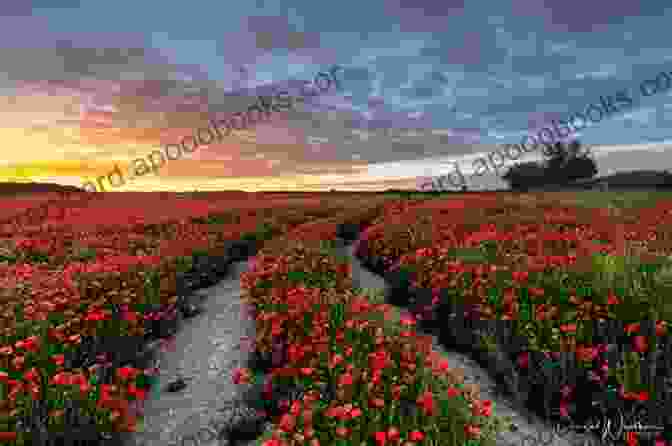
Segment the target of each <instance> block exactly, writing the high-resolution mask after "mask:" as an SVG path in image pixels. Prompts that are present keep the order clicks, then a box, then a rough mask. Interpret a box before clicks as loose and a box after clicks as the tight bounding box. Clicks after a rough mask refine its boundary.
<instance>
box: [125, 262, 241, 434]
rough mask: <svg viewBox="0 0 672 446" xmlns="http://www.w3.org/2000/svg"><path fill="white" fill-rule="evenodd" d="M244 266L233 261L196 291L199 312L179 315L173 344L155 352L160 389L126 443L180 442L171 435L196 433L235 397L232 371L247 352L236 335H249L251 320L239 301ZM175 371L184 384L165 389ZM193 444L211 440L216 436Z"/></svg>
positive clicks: (235, 387) (149, 401) (151, 399)
mask: <svg viewBox="0 0 672 446" xmlns="http://www.w3.org/2000/svg"><path fill="white" fill-rule="evenodd" d="M246 270H247V262H237V263H234V264H232V265H231V267H230V271H229V273H228V274H227V276H226V277H225V278H224V279H223V280H222V281H221V282H219V283H218V284H216V285H214V286H212V287H209V288H204V289H202V290H199V291H198V294H199V295H204V299H203V300H202V303H201V305H202V308H203V310H204V311H203V312H202V313H200V314H198V315H196V316H195V317H193V318H190V319H185V320H184V321H183V322H182V326H181V328H180V330H179V331H178V332H177V334H176V335H175V338H174V344H173V345H174V348H172V347H171V348H169V349H168V351H166V352H164V353H162V354H160V355H159V361H160V362H159V366H160V370H161V372H160V375H159V376H160V377H159V382H158V384H157V385H158V386H159V388H160V389H161V392H160V393H157V392H153V393H152V396H151V397H149V398H148V400H147V403H146V405H145V408H144V414H145V415H144V420H143V427H144V429H143V432H138V433H136V434H134V441H135V443H133V442H131V443H130V444H135V445H142V446H144V445H147V446H154V445H157V446H158V445H162V446H165V445H168V444H169V442H171V440H173V441H172V444H177V446H181V445H180V443H179V442H177V441H176V440H175V439H176V438H182V437H186V436H189V435H195V434H197V432H198V430H199V429H200V428H201V427H204V426H206V425H207V423H208V421H209V420H206V419H204V415H205V414H213V413H216V411H217V409H220V408H222V407H224V406H225V405H226V402H228V401H232V400H235V399H237V398H238V396H239V392H238V390H239V389H238V387H239V386H237V385H236V384H234V383H233V382H232V372H233V370H234V369H235V368H237V367H240V366H242V364H243V361H244V360H245V358H246V357H247V351H248V349H249V347H248V346H247V345H245V342H244V341H242V342H241V340H243V339H245V337H246V336H247V337H250V336H252V337H253V336H254V322H253V321H252V320H251V319H249V318H247V317H245V316H244V313H243V312H242V310H243V306H242V303H241V300H240V298H241V289H240V273H242V272H244V271H246ZM241 344H242V345H241ZM177 376H183V377H184V378H185V379H186V384H187V386H186V387H185V388H184V389H183V390H181V391H179V392H175V393H170V392H167V391H165V390H164V388H165V386H166V385H167V384H169V383H170V382H171V381H173V380H174V379H175V378H176V377H177ZM199 414H200V415H199ZM202 435H205V434H202ZM206 439H207V438H206ZM184 444H185V445H189V446H191V445H193V444H195V443H193V442H184ZM199 444H200V445H202V446H207V445H210V444H213V445H214V444H217V440H210V441H201V442H200V443H199Z"/></svg>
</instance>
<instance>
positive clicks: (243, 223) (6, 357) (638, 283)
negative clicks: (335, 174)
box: [0, 192, 672, 446]
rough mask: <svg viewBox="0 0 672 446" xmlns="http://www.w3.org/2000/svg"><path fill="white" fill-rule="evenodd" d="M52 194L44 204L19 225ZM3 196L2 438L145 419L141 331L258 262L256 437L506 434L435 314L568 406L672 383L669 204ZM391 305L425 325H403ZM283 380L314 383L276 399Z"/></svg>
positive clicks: (369, 439) (316, 445) (636, 395)
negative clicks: (457, 365) (383, 284)
mask: <svg viewBox="0 0 672 446" xmlns="http://www.w3.org/2000/svg"><path fill="white" fill-rule="evenodd" d="M159 195H160V199H157V197H158V196H159ZM92 196H96V198H95V199H93V198H92ZM101 196H102V198H100V197H101ZM28 201H30V203H29V202H28ZM31 203H32V204H31ZM37 206H42V208H43V209H45V211H44V212H42V213H41V214H40V217H39V218H31V219H26V218H23V217H22V215H24V214H25V212H26V210H27V209H29V208H34V207H37ZM0 209H2V210H3V211H2V213H3V215H0V231H1V232H2V234H1V235H0V262H1V263H0V280H2V287H0V296H1V298H0V299H1V300H0V404H1V406H0V441H1V442H2V444H8V445H12V446H18V445H28V444H39V443H38V442H37V441H36V438H37V437H39V438H46V437H49V438H53V437H59V436H60V437H62V438H66V433H69V434H70V435H73V434H72V433H73V432H76V433H79V434H81V435H84V434H83V432H85V431H86V432H89V433H90V432H98V433H100V432H106V433H109V435H108V436H107V437H114V438H121V433H123V432H133V431H134V429H135V426H136V424H137V422H138V419H137V414H136V413H135V412H134V411H133V410H131V408H132V406H133V405H134V403H133V402H134V401H136V400H143V399H145V398H147V395H148V392H149V389H150V388H151V385H152V382H153V381H152V371H151V370H149V369H145V368H143V364H142V363H141V362H139V361H138V360H137V358H138V357H139V352H142V350H143V345H144V344H145V343H146V342H147V341H148V340H152V339H155V338H164V337H166V336H170V334H171V333H172V332H173V331H174V330H175V329H176V328H175V327H176V325H177V319H178V318H177V314H178V313H179V312H180V311H181V308H182V307H183V306H184V305H185V302H186V300H187V298H188V296H189V295H190V293H192V292H193V290H194V289H197V288H199V287H203V286H207V285H208V284H212V283H215V282H216V281H217V280H218V279H217V278H218V277H220V276H221V274H222V273H223V272H224V271H226V269H227V266H228V265H229V264H230V263H231V262H234V261H240V260H243V259H246V258H249V260H248V261H249V269H248V272H245V273H242V274H241V276H240V281H241V286H242V288H243V291H244V294H243V299H244V300H245V302H246V304H248V305H249V307H250V308H251V314H252V315H253V317H254V319H255V321H256V339H255V343H254V344H255V346H254V349H253V350H254V352H253V354H254V358H255V361H254V363H253V364H252V365H250V366H249V367H248V368H243V369H241V370H239V371H238V372H237V373H236V376H235V381H236V383H238V384H241V385H242V384H249V383H252V382H254V381H255V380H257V379H259V378H260V376H261V375H263V374H268V375H270V377H271V380H269V381H268V382H267V383H266V384H265V387H264V398H265V401H266V403H265V404H266V410H267V412H268V414H269V416H270V417H271V418H272V420H273V423H274V430H273V432H272V435H270V436H268V438H263V439H261V440H259V444H263V446H280V445H283V446H290V445H292V446H293V445H304V444H307V445H310V446H320V445H322V446H325V445H346V444H357V445H360V444H363V445H369V444H371V445H374V444H375V445H378V446H383V445H385V444H400V445H401V444H403V445H405V446H411V445H413V446H415V445H417V446H421V445H426V446H430V445H432V446H434V445H448V444H451V445H452V444H454V445H460V446H462V445H469V446H481V445H483V446H485V445H491V444H494V436H495V434H496V433H497V432H498V431H500V430H503V429H505V427H506V426H505V424H506V423H505V422H504V421H503V420H502V419H500V418H499V417H497V415H496V412H497V410H496V408H495V407H493V404H492V402H491V401H489V400H482V399H481V398H480V395H479V391H478V388H477V387H474V386H472V385H467V384H465V383H464V377H463V376H462V375H461V373H460V370H459V369H453V368H451V367H449V365H448V364H447V363H446V362H445V361H443V360H441V358H440V356H439V355H438V354H437V353H436V352H434V351H433V350H432V344H431V336H428V335H427V334H424V333H423V331H425V330H436V329H437V328H440V330H439V336H440V338H441V341H442V343H445V344H446V345H451V346H455V347H456V348H459V347H460V345H462V344H464V343H467V344H469V343H470V345H472V346H473V345H474V341H478V344H477V345H482V346H483V348H484V349H485V350H487V349H490V350H503V351H504V356H505V357H506V358H508V360H509V361H510V362H511V363H512V364H513V367H512V368H511V370H510V371H509V372H506V373H508V374H509V375H511V376H512V377H515V378H516V380H515V385H516V386H518V387H519V388H520V389H523V387H525V386H527V388H528V393H529V392H530V391H533V390H534V389H536V388H535V387H534V386H538V387H544V388H548V389H553V392H552V393H553V395H552V397H553V398H551V399H549V401H551V402H552V404H553V405H554V410H557V412H558V413H559V416H560V417H563V416H564V417H567V416H570V415H572V416H573V415H575V414H574V412H576V411H577V410H578V409H576V408H580V407H582V406H581V405H580V404H573V403H576V395H577V394H585V393H586V392H584V391H583V390H585V389H584V388H582V387H580V386H581V385H584V384H575V383H576V382H580V379H579V378H585V379H584V381H585V382H586V383H587V384H585V385H590V386H596V388H601V389H602V388H603V390H604V392H605V395H606V394H608V395H611V393H609V392H610V389H611V388H612V387H615V392H614V395H615V396H614V397H611V396H610V398H611V399H609V401H611V400H618V401H621V400H622V401H625V402H626V403H628V404H629V403H631V402H632V401H635V402H636V403H651V402H655V401H659V400H661V398H662V395H663V394H664V393H665V391H666V389H664V388H663V387H664V385H663V384H662V381H661V380H660V379H658V378H660V377H665V376H667V374H669V368H666V367H665V364H664V362H663V358H664V357H665V356H667V357H669V355H670V352H667V353H666V352H665V349H666V348H668V346H670V342H668V341H667V339H669V338H668V336H669V334H668V323H669V322H670V321H672V308H670V306H669V304H667V302H666V296H670V294H671V293H670V290H672V280H667V277H670V278H671V279H672V275H669V276H668V275H667V272H668V268H667V263H668V257H669V256H671V255H672V253H671V252H670V245H669V236H670V232H671V231H672V225H670V223H671V221H670V220H671V219H672V202H663V201H660V202H658V203H656V205H655V206H654V207H649V208H642V209H636V210H635V209H621V210H619V209H610V210H607V209H587V208H582V207H579V206H572V205H570V204H566V203H564V204H559V201H558V200H552V199H548V198H543V197H542V198H540V197H534V196H513V195H512V196H509V197H507V198H502V197H501V196H497V197H495V196H494V195H493V196H487V195H482V196H480V195H479V196H473V195H472V196H469V197H467V196H465V197H464V198H461V197H450V198H440V199H436V200H402V199H393V198H390V197H386V196H384V195H368V196H367V195H365V194H359V195H358V194H356V193H352V194H332V195H330V194H326V193H325V194H319V193H315V194H286V195H283V194H247V193H216V192H213V193H207V194H202V195H197V194H194V195H186V196H181V195H178V194H163V193H162V194H142V193H114V194H91V193H82V194H71V195H68V196H55V195H54V194H43V196H40V197H37V195H36V196H34V197H30V200H28V199H27V198H22V199H21V200H19V199H18V198H17V199H3V200H2V203H0ZM10 210H12V211H11V212H10ZM19 214H21V215H19ZM28 220H31V221H30V222H28ZM17 221H21V222H22V223H21V224H20V225H19V224H17V223H16V222H17ZM342 239H346V240H356V241H355V243H356V245H357V255H358V256H359V257H360V258H361V259H362V260H363V261H364V262H365V263H366V264H367V265H368V266H369V267H370V268H371V269H372V270H375V271H377V272H379V273H381V274H383V275H384V276H385V277H386V279H387V280H388V282H389V283H391V284H393V287H392V292H391V293H389V295H388V296H387V300H388V301H389V302H387V303H381V302H374V301H373V300H372V299H371V298H370V296H367V295H366V293H363V292H361V290H356V289H353V284H352V279H351V267H350V265H349V263H348V262H347V260H346V259H343V258H342V257H340V256H339V255H338V253H337V249H336V246H337V245H338V243H339V240H342ZM392 305H397V306H398V305H406V306H408V307H409V309H410V310H411V312H412V313H413V314H414V315H415V316H416V317H415V318H402V319H401V320H399V321H394V323H391V320H392V319H391V317H390V312H391V309H392ZM446 320H450V321H451V322H450V323H448V324H446V323H442V322H441V321H446ZM490 321H497V323H495V324H490V325H488V324H486V323H485V322H490ZM504 321H505V322H504ZM647 321H650V323H649V322H647ZM618 324H620V325H618ZM493 325H494V327H493ZM444 328H447V329H445V330H444ZM276 352H279V353H280V356H279V357H280V358H281V360H277V359H275V358H274V356H275V355H273V353H276ZM661 352H662V353H661ZM500 362H501V361H500ZM555 362H557V363H559V364H560V365H559V366H558V367H556V368H552V367H551V370H557V372H556V373H550V374H548V376H547V375H544V376H536V375H538V374H537V373H536V372H537V371H538V370H542V369H543V370H547V369H549V367H547V365H549V364H551V365H552V364H554V363H555ZM642 370H645V371H648V372H649V373H644V372H643V371H642ZM653 372H655V373H653ZM506 373H505V374H506ZM577 377H578V378H577ZM655 377H658V378H655ZM654 378H655V379H654ZM546 380H550V381H546ZM572 380H573V381H572ZM577 380H578V381H577ZM512 382H514V381H512ZM524 383H527V384H524ZM287 388H295V389H300V397H299V398H295V399H294V400H293V401H290V400H286V399H285V400H283V399H281V398H279V397H278V395H281V394H283V392H282V390H283V389H287ZM591 389H592V387H591ZM520 393H521V394H523V393H525V392H523V390H521V392H520ZM87 429H88V430H87ZM87 435H88V434H87ZM115 436H116V437H115ZM98 440H100V441H102V440H101V439H98ZM92 441H93V440H92ZM92 444H102V443H92Z"/></svg>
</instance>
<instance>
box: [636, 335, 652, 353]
mask: <svg viewBox="0 0 672 446" xmlns="http://www.w3.org/2000/svg"><path fill="white" fill-rule="evenodd" d="M632 348H633V349H634V350H635V351H636V352H639V353H644V352H646V351H648V349H649V340H648V339H647V338H646V336H641V335H638V336H635V337H633V338H632Z"/></svg>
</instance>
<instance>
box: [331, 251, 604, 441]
mask: <svg viewBox="0 0 672 446" xmlns="http://www.w3.org/2000/svg"><path fill="white" fill-rule="evenodd" d="M353 251H354V249H353V246H352V245H350V246H347V247H345V248H342V252H341V254H342V255H344V256H347V257H348V258H349V259H350V262H351V264H352V280H353V284H354V286H355V287H359V288H376V289H381V290H382V289H385V281H384V280H383V278H382V277H380V276H378V275H377V274H374V273H372V272H370V271H369V270H367V269H366V268H364V266H362V264H361V262H360V261H359V259H357V257H355V256H354V252H353ZM401 313H402V314H407V315H409V314H408V312H407V311H406V310H401ZM433 341H434V342H433V345H434V350H435V351H438V352H440V353H441V355H442V356H443V357H444V358H446V359H447V360H448V363H449V364H450V367H451V368H461V369H463V370H464V378H465V383H474V384H478V385H479V386H480V389H481V398H482V399H489V400H492V402H493V405H494V411H495V413H496V414H497V415H499V416H505V417H506V416H508V417H511V420H512V422H513V423H514V424H515V425H516V427H517V428H518V430H517V431H516V432H502V433H501V434H500V435H499V436H498V437H497V446H523V445H525V446H580V445H584V444H598V443H596V441H597V439H596V438H595V437H588V436H587V435H584V434H579V433H575V432H566V433H565V432H563V433H562V438H561V437H560V436H558V435H554V432H553V426H551V425H550V424H549V423H546V422H544V421H543V420H541V419H540V418H539V417H538V416H537V415H535V414H533V413H531V412H530V411H528V410H526V409H524V408H517V407H515V406H514V403H513V402H512V401H511V399H510V398H507V397H506V396H505V395H502V393H501V392H499V391H497V390H496V384H495V381H494V380H493V379H492V377H491V376H490V374H489V373H488V372H487V371H486V370H485V369H483V368H482V367H481V366H480V365H479V364H478V363H476V361H474V360H473V359H471V358H470V357H469V356H466V355H464V354H462V353H459V352H454V351H447V350H446V349H445V348H444V347H442V346H441V344H439V343H438V340H437V339H436V336H434V337H433ZM589 438H593V440H592V442H590V441H591V440H589Z"/></svg>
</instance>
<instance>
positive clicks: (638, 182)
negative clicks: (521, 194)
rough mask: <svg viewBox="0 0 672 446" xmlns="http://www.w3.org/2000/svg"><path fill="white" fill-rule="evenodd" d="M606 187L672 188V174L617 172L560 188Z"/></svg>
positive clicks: (659, 172)
mask: <svg viewBox="0 0 672 446" xmlns="http://www.w3.org/2000/svg"><path fill="white" fill-rule="evenodd" d="M605 185H606V186H608V187H609V188H672V173H670V172H667V171H663V170H633V171H629V172H617V173H614V174H611V175H606V176H602V177H596V178H588V179H584V180H576V181H573V182H572V183H570V184H568V185H563V186H560V187H561V188H570V189H573V188H575V187H579V188H587V189H592V188H599V187H602V186H605ZM550 187H553V186H550ZM544 189H545V188H544Z"/></svg>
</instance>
